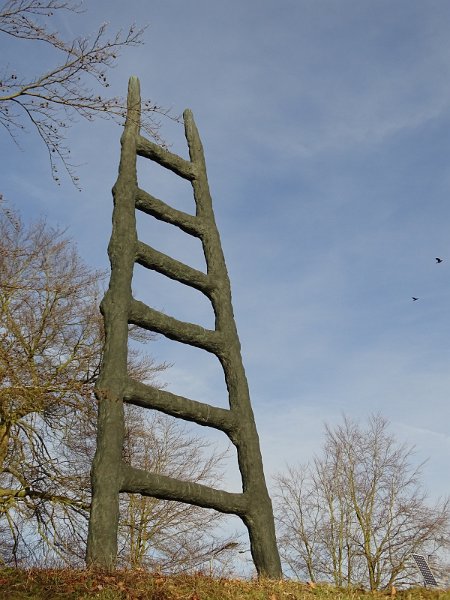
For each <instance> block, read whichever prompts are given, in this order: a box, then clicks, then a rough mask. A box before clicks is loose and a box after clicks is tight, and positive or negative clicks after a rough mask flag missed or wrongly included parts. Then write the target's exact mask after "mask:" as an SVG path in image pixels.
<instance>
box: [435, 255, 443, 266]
mask: <svg viewBox="0 0 450 600" xmlns="http://www.w3.org/2000/svg"><path fill="white" fill-rule="evenodd" d="M443 260H444V259H443V258H438V257H437V256H436V264H437V265H438V264H439V263H441V262H442V261H443Z"/></svg>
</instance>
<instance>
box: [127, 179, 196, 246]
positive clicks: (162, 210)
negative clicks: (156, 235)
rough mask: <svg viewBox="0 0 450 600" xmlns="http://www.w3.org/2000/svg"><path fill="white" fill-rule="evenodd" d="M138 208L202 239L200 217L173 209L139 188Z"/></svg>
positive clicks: (137, 194)
mask: <svg viewBox="0 0 450 600" xmlns="http://www.w3.org/2000/svg"><path fill="white" fill-rule="evenodd" d="M136 208H137V209H139V210H141V211H142V212H145V213H147V214H148V215H151V216H152V217H155V219H158V220H159V221H164V222H165V223H170V225H175V226H176V227H179V228H180V229H182V230H183V231H184V232H185V233H189V234H191V235H194V236H195V237H201V235H202V233H203V229H204V228H203V224H202V221H201V219H200V217H195V216H194V215H190V214H188V213H185V212H182V211H181V210H177V209H176V208H172V207H171V206H169V205H168V204H166V203H165V202H163V201H162V200H159V199H158V198H155V197H154V196H152V195H151V194H149V193H148V192H145V191H144V190H141V189H140V188H138V190H137V193H136Z"/></svg>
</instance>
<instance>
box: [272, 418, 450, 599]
mask: <svg viewBox="0 0 450 600" xmlns="http://www.w3.org/2000/svg"><path fill="white" fill-rule="evenodd" d="M412 454H413V449H412V448H411V447H408V446H405V445H401V444H399V443H398V442H397V441H396V439H395V436H394V435H392V434H391V433H389V431H388V423H387V421H386V420H385V419H384V418H382V417H381V416H379V415H376V416H372V417H371V418H370V419H369V423H368V427H367V428H366V429H364V428H362V427H361V426H359V425H358V424H357V423H355V422H353V421H352V420H350V419H348V418H344V421H343V423H342V424H341V425H338V426H337V427H335V428H331V427H329V426H326V429H325V443H324V447H323V453H322V455H321V456H319V457H317V458H316V459H315V460H314V461H313V462H312V463H311V464H309V465H307V466H305V467H303V468H297V469H294V468H290V469H289V470H288V472H287V474H284V475H279V476H278V477H277V483H278V494H277V521H278V526H279V531H280V546H281V549H282V554H283V558H284V559H285V560H286V562H287V563H288V565H289V566H290V568H291V570H292V571H293V572H294V573H295V574H296V575H297V576H299V577H300V576H305V575H306V576H308V577H309V578H310V579H312V580H315V579H325V580H329V581H332V582H333V583H335V584H336V585H340V586H342V585H352V584H355V585H364V586H367V587H369V588H370V589H372V590H377V589H380V588H383V587H389V586H392V585H394V584H395V585H401V584H402V583H405V582H406V581H408V580H410V579H411V577H413V576H414V575H415V570H414V566H413V564H412V562H411V554H412V553H413V552H419V553H420V552H425V553H428V554H434V553H436V552H439V550H442V549H444V548H445V546H446V544H447V545H448V539H449V538H448V532H449V522H450V506H449V501H448V500H444V501H442V502H438V503H436V504H434V505H430V504H429V503H428V502H427V498H426V494H425V492H424V490H423V488H422V486H421V484H420V475H421V467H418V468H414V467H412V465H411V462H412Z"/></svg>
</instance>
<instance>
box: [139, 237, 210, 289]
mask: <svg viewBox="0 0 450 600" xmlns="http://www.w3.org/2000/svg"><path fill="white" fill-rule="evenodd" d="M136 262H137V263H139V264H140V265H142V266H143V267H146V268H147V269H152V270H154V271H157V272H158V273H161V274H162V275H166V276H167V277H169V278H170V279H175V280H176V281H179V282H180V283H184V284H186V285H189V286H191V287H193V288H196V289H197V290H200V291H201V292H203V293H204V294H206V295H207V296H208V295H209V292H210V291H211V289H212V288H213V285H212V284H211V281H212V280H211V277H208V275H206V273H202V271H198V270H197V269H194V268H192V267H189V266H188V265H186V264H184V263H182V262H180V261H178V260H175V259H174V258H172V257H170V256H167V254H164V253H163V252H159V251H158V250H156V249H155V248H152V247H151V246H148V245H147V244H144V242H140V241H138V243H137V249H136Z"/></svg>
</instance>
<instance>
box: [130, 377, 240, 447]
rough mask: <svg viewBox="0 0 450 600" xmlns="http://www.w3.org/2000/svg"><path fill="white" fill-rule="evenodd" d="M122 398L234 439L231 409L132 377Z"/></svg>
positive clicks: (233, 421)
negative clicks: (209, 428) (169, 390)
mask: <svg viewBox="0 0 450 600" xmlns="http://www.w3.org/2000/svg"><path fill="white" fill-rule="evenodd" d="M123 399H124V401H125V402H128V403H129V404H134V405H136V406H142V407H143V408H152V409H154V410H159V411H161V412H163V413H165V414H167V415H171V416H172V417H179V418H180V419H184V420H186V421H193V422H194V423H197V424H198V425H204V426H207V427H214V428H215V429H219V430H220V431H223V432H224V433H226V434H227V435H228V436H229V437H230V439H232V438H233V434H234V431H235V428H236V421H235V418H234V415H233V413H232V412H231V410H229V409H226V408H219V407H216V406H210V405H209V404H204V403H203V402H197V401H196V400H190V399H189V398H185V397H184V396H178V395H177V394H172V393H171V392H167V391H165V390H160V389H158V388H156V387H152V386H150V385H146V384H145V383H140V382H138V381H136V380H134V379H131V378H129V380H128V383H127V385H126V387H125V391H124V396H123Z"/></svg>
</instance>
